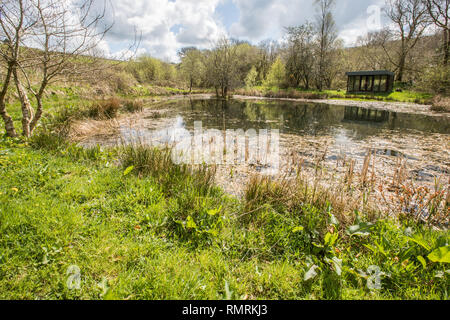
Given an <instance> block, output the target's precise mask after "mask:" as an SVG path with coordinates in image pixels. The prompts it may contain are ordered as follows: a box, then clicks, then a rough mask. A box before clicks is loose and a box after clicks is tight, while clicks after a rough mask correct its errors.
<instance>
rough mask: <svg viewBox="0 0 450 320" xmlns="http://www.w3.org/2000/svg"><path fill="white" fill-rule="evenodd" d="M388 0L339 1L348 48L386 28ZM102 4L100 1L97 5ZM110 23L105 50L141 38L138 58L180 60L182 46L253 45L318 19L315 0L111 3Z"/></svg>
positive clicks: (116, 51)
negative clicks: (224, 41) (225, 40)
mask: <svg viewBox="0 0 450 320" xmlns="http://www.w3.org/2000/svg"><path fill="white" fill-rule="evenodd" d="M384 2H385V0H357V1H356V0H336V5H335V8H334V11H333V12H334V18H335V21H336V26H337V30H338V34H339V36H340V38H341V39H342V40H343V41H344V44H345V45H346V46H351V45H353V44H355V42H356V39H357V38H358V36H361V35H364V34H366V33H367V32H368V31H375V30H377V29H379V28H381V27H382V26H383V23H385V21H386V20H385V18H384V17H383V13H382V7H383V5H384ZM99 3H101V1H99ZM111 4H112V7H111V5H110V6H109V7H108V14H107V20H106V21H105V22H106V23H108V22H112V21H114V25H113V28H112V29H111V30H110V32H109V33H108V34H107V36H106V38H105V40H104V41H103V42H102V45H101V48H102V49H103V50H104V51H105V53H106V54H107V55H109V56H110V57H116V56H119V55H121V54H123V53H126V51H127V48H129V46H130V44H131V43H132V42H133V40H134V38H135V37H134V35H135V34H139V35H140V36H141V42H140V45H139V49H138V54H148V55H151V56H153V57H156V58H159V59H162V60H164V61H168V62H177V61H178V56H177V52H178V50H179V49H181V48H182V47H189V46H195V47H198V48H201V49H204V48H210V47H212V45H213V43H214V42H215V41H217V40H218V39H219V38H221V37H223V36H227V37H232V38H236V39H240V40H246V41H249V42H250V43H253V44H258V43H259V42H261V41H263V40H266V39H273V40H281V39H282V37H283V34H284V32H283V31H284V28H285V27H288V26H295V25H301V24H303V23H305V22H306V21H311V22H312V21H314V19H315V16H316V14H317V11H316V7H315V6H314V0H111Z"/></svg>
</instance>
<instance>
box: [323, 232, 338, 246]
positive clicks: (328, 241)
mask: <svg viewBox="0 0 450 320" xmlns="http://www.w3.org/2000/svg"><path fill="white" fill-rule="evenodd" d="M338 236H339V235H338V234H337V233H335V234H331V233H329V232H328V233H327V234H326V235H325V239H324V241H325V245H326V246H330V247H332V246H333V245H334V244H335V243H336V240H337V238H338Z"/></svg>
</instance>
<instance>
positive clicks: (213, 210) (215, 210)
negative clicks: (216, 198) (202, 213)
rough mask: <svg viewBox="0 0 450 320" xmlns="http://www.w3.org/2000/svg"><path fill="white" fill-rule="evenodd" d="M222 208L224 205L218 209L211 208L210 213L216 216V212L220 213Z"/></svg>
mask: <svg viewBox="0 0 450 320" xmlns="http://www.w3.org/2000/svg"><path fill="white" fill-rule="evenodd" d="M220 210H222V207H220V208H218V209H211V210H208V214H209V215H210V216H215V215H216V214H218V213H219V212H220Z"/></svg>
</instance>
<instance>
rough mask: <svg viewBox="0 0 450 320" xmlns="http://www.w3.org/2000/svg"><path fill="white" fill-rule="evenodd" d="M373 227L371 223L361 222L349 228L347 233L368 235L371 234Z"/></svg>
mask: <svg viewBox="0 0 450 320" xmlns="http://www.w3.org/2000/svg"><path fill="white" fill-rule="evenodd" d="M372 227H373V224H371V223H364V222H361V223H359V224H355V225H353V226H350V227H348V228H347V234H348V235H350V236H361V237H367V236H369V235H370V231H371V229H372Z"/></svg>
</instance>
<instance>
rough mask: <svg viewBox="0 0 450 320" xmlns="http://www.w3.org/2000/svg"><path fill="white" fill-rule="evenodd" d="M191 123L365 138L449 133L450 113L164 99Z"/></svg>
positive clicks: (304, 104) (221, 127) (173, 109)
mask: <svg viewBox="0 0 450 320" xmlns="http://www.w3.org/2000/svg"><path fill="white" fill-rule="evenodd" d="M164 108H167V109H169V110H171V111H170V113H171V116H172V117H175V116H181V117H182V118H183V120H184V121H185V123H186V127H187V128H188V129H192V128H193V123H194V121H202V122H203V125H204V127H205V128H214V129H237V128H242V129H244V130H246V129H250V128H254V129H271V128H273V129H279V130H280V132H282V133H288V134H299V135H301V134H308V135H329V134H335V133H336V132H339V134H340V135H343V134H345V135H346V136H347V137H351V138H352V139H357V140H362V139H365V138H367V137H370V136H373V135H378V134H380V133H382V132H386V131H388V132H389V131H395V132H397V133H418V134H421V133H444V134H448V133H450V121H449V120H448V118H446V117H439V116H437V117H436V116H426V115H418V114H407V113H396V112H389V111H383V110H371V109H367V108H359V107H345V106H332V105H327V104H312V103H301V104H299V103H292V102H266V101H264V102H249V101H236V100H231V101H223V100H191V101H189V100H188V101H175V102H171V103H169V104H167V103H166V104H165V105H164Z"/></svg>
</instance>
